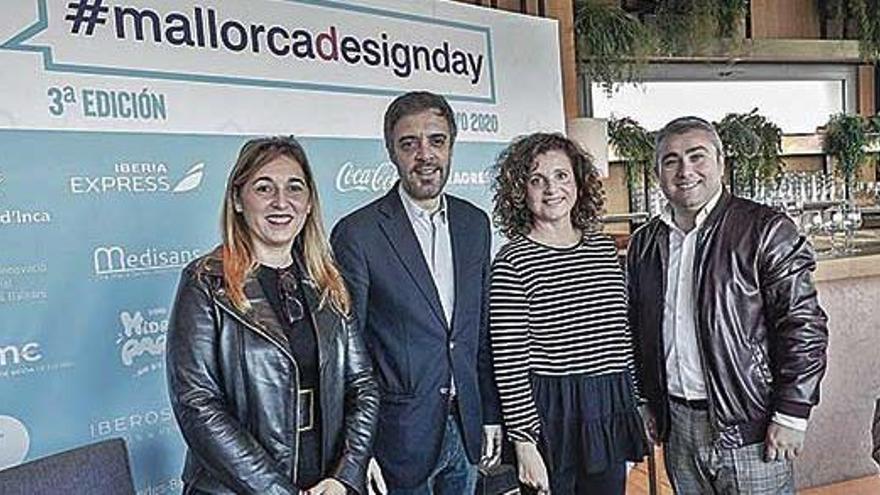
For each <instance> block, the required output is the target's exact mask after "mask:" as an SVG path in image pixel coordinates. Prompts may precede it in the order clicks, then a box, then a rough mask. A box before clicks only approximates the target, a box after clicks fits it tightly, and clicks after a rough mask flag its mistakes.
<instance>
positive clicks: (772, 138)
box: [715, 108, 782, 194]
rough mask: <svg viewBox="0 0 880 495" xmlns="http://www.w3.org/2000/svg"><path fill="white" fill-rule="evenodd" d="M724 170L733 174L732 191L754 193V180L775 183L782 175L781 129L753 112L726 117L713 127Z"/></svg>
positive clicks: (731, 114) (754, 109) (732, 114)
mask: <svg viewBox="0 0 880 495" xmlns="http://www.w3.org/2000/svg"><path fill="white" fill-rule="evenodd" d="M715 126H716V128H717V129H718V134H719V136H720V137H721V142H722V143H723V144H724V150H723V152H724V156H725V160H726V163H727V166H728V167H729V168H730V170H731V171H732V172H733V181H732V183H731V187H732V188H734V190H735V191H748V192H749V193H751V194H753V193H754V189H753V187H754V183H755V181H756V180H758V181H762V182H766V181H770V180H773V179H775V178H776V177H777V176H778V175H779V173H780V172H781V171H782V159H781V158H780V156H779V155H780V153H781V152H782V129H780V128H779V126H777V125H776V124H774V123H773V122H771V121H770V120H768V119H767V117H765V116H763V115H761V114H759V113H758V109H757V108H753V109H752V111H750V112H748V113H729V114H727V115H725V116H724V118H723V119H721V121H720V122H717V123H715Z"/></svg>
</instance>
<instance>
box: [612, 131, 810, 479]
mask: <svg viewBox="0 0 880 495" xmlns="http://www.w3.org/2000/svg"><path fill="white" fill-rule="evenodd" d="M722 150H723V148H722V144H721V139H720V138H719V136H718V133H717V132H716V130H715V128H714V127H713V126H712V124H710V123H709V122H707V121H705V120H703V119H699V118H696V117H682V118H678V119H675V120H673V121H672V122H670V123H668V124H667V125H666V126H665V127H664V128H663V129H662V130H661V131H660V132H659V133H658V135H657V138H656V155H655V157H656V166H657V174H658V177H659V181H660V186H661V188H662V190H663V193H664V195H665V196H666V199H667V200H668V202H669V204H668V205H667V207H666V209H665V210H664V212H663V214H661V215H660V216H658V217H657V218H654V219H652V220H651V221H649V222H648V223H647V224H646V225H645V226H643V227H642V228H640V229H639V230H638V231H636V232H635V233H634V234H633V236H632V239H631V241H630V245H629V249H628V254H627V268H628V279H629V295H630V307H631V309H630V321H631V324H632V326H633V333H634V336H635V340H636V351H637V352H636V355H637V361H638V366H639V370H640V377H641V383H642V394H643V396H644V398H645V400H646V404H645V407H643V416H644V418H645V423H646V429H647V431H648V435H649V436H650V437H651V439H652V440H653V441H655V442H660V443H663V444H664V454H665V461H666V471H667V474H668V475H669V479H670V482H671V483H672V485H673V488H674V489H675V491H676V493H679V494H691V493H693V494H702V493H724V494H733V493H751V494H755V493H759V494H764V493H766V494H771V493H772V494H777V493H792V494H793V493H794V480H793V472H792V461H793V459H794V458H795V457H797V456H798V454H799V453H800V451H801V448H802V446H803V440H804V434H805V431H806V427H807V420H808V418H809V414H810V410H811V408H812V407H813V406H815V405H816V404H817V403H818V402H819V384H820V382H821V380H822V376H823V375H824V373H825V364H826V347H827V343H828V330H827V327H826V321H827V318H826V315H825V313H824V312H823V311H822V309H821V308H820V307H819V303H818V301H817V298H816V290H815V288H814V286H813V281H812V275H811V272H812V271H813V269H814V268H815V265H816V263H815V258H814V254H813V251H812V248H811V246H810V244H809V243H808V242H807V240H806V239H805V238H804V237H803V236H802V235H800V234H799V233H798V232H797V229H796V227H795V225H794V224H793V222H791V220H789V218H788V217H787V216H785V215H784V214H782V213H779V212H777V211H775V210H772V209H771V208H768V207H766V206H763V205H760V204H757V203H754V202H752V201H748V200H744V199H741V198H736V197H733V196H731V195H730V194H729V193H728V192H727V191H726V190H725V188H724V187H723V186H722V184H721V178H722V176H723V173H724V157H723V154H722Z"/></svg>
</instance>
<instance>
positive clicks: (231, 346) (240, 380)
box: [166, 257, 379, 495]
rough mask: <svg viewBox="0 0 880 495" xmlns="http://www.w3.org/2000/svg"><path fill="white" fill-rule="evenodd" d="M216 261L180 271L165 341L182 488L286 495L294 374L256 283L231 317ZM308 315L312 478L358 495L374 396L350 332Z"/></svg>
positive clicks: (293, 436)
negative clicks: (315, 386) (317, 427)
mask: <svg viewBox="0 0 880 495" xmlns="http://www.w3.org/2000/svg"><path fill="white" fill-rule="evenodd" d="M221 275H222V267H221V261H220V260H218V259H216V258H210V257H203V258H200V259H198V260H195V261H194V262H193V263H191V264H190V265H189V266H188V267H186V269H185V270H184V272H183V275H182V277H181V280H180V285H179V287H178V292H177V299H176V301H175V303H174V309H173V311H172V315H171V321H170V325H169V329H168V343H167V357H166V358H167V372H168V385H169V392H170V395H171V405H172V408H173V410H174V414H175V416H176V418H177V423H178V425H179V426H180V430H181V432H182V433H183V436H184V439H185V440H186V443H187V445H188V446H189V450H188V452H187V455H186V465H185V467H184V472H183V481H184V483H186V484H187V486H188V487H193V488H195V489H197V490H198V491H200V492H207V493H222V494H231V493H240V494H274V495H281V494H296V493H298V491H297V488H296V487H295V480H296V473H295V470H296V465H297V459H296V457H297V450H298V449H297V442H298V441H299V433H298V432H299V428H298V425H299V417H298V416H299V415H298V414H296V411H298V407H299V405H298V400H299V394H298V378H299V376H298V371H297V368H296V366H297V365H296V362H295V361H294V359H293V356H292V355H291V353H290V352H289V351H288V346H287V343H286V336H285V333H284V331H283V330H282V327H281V326H280V324H279V323H278V321H277V319H276V317H275V313H274V311H273V309H272V307H271V306H270V305H269V302H268V301H267V300H266V298H265V296H264V294H263V291H262V288H261V287H260V284H259V281H258V280H257V279H256V277H253V276H251V277H248V278H247V279H246V281H245V287H244V290H245V295H246V296H247V298H248V299H249V301H250V303H251V305H252V309H251V311H250V312H248V314H243V313H241V312H240V311H238V310H236V309H235V307H234V306H233V305H232V303H231V302H230V301H229V299H228V297H227V295H226V293H225V291H224V289H223V286H222V277H221ZM303 292H304V293H305V298H306V303H307V304H308V305H309V308H310V309H311V313H312V315H313V324H314V327H315V329H316V332H315V333H316V335H317V342H318V355H319V366H320V384H319V387H320V389H319V390H320V394H319V395H320V400H321V413H322V416H321V433H322V449H321V452H322V456H321V471H322V473H323V474H324V475H325V476H332V477H334V478H336V479H338V480H339V481H342V482H343V483H344V484H345V485H347V486H348V487H349V489H350V490H357V491H358V492H361V493H363V489H364V479H365V473H366V467H367V462H368V461H369V456H370V450H371V447H372V437H373V432H374V431H375V427H376V420H377V411H378V407H379V395H378V389H377V387H376V384H375V381H374V379H373V374H372V367H371V365H370V361H369V358H368V356H367V354H366V353H365V348H364V345H363V341H362V340H361V337H360V335H358V334H356V333H354V326H353V325H349V323H348V322H347V321H346V320H345V319H343V318H342V317H340V316H339V315H338V314H337V313H336V312H335V311H333V310H332V309H330V308H329V306H326V307H324V308H321V309H320V310H319V309H318V304H317V294H316V291H315V287H314V285H313V283H311V281H310V280H306V281H305V283H304V284H303Z"/></svg>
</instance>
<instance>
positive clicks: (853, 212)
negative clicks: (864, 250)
mask: <svg viewBox="0 0 880 495" xmlns="http://www.w3.org/2000/svg"><path fill="white" fill-rule="evenodd" d="M842 213H843V228H844V231H845V232H846V237H845V241H844V245H843V250H844V252H846V253H849V254H851V253H857V252H859V251H860V250H859V249H858V248H856V247H855V242H854V240H855V231H857V230H859V229H860V228H861V227H862V210H861V209H860V208H859V207H858V206H857V205H856V204H855V202H854V201H850V202H848V203H847V204H846V205H844V208H843V211H842Z"/></svg>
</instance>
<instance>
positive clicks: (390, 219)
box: [379, 186, 448, 327]
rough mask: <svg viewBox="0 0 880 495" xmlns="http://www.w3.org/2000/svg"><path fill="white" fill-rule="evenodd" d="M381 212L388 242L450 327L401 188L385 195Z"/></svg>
mask: <svg viewBox="0 0 880 495" xmlns="http://www.w3.org/2000/svg"><path fill="white" fill-rule="evenodd" d="M379 211H381V212H382V213H383V214H384V215H385V216H384V218H382V219H381V220H380V221H379V227H380V228H381V229H382V232H383V233H384V234H385V237H387V238H388V243H389V244H391V248H392V249H393V250H394V253H395V254H396V255H397V257H398V258H399V259H400V262H401V263H402V264H403V266H404V268H406V271H407V272H408V273H409V275H410V277H412V279H413V281H415V283H416V286H417V287H418V288H419V292H421V293H422V296H424V298H425V299H426V300H427V301H428V303H429V305H430V306H431V310H432V312H433V313H434V315H435V316H436V317H437V318H438V319H439V320H440V322H442V323H443V325H444V326H447V327H448V325H447V323H446V317H445V316H444V315H443V306H442V305H441V304H440V296H439V295H438V294H437V287H436V285H434V279H433V277H431V271H430V270H429V269H428V264H427V263H426V262H425V256H424V254H422V248H421V246H419V241H418V239H417V238H416V234H415V232H414V231H413V227H412V224H411V223H410V221H409V217H408V216H407V215H406V210H404V209H403V203H402V201H401V199H400V196H399V193H398V192H397V186H395V187H392V189H391V190H390V191H389V192H388V194H386V195H385V198H384V200H383V201H382V204H381V205H379Z"/></svg>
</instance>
